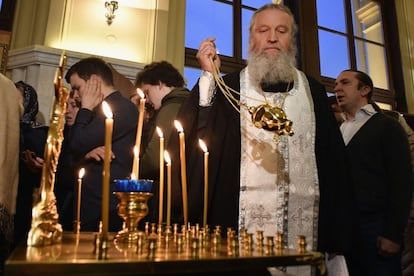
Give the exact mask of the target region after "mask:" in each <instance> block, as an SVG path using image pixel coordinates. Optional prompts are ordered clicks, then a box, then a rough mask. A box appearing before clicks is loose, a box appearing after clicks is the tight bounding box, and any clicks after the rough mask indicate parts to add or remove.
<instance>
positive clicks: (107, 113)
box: [102, 101, 113, 119]
mask: <svg viewBox="0 0 414 276" xmlns="http://www.w3.org/2000/svg"><path fill="white" fill-rule="evenodd" d="M102 108H103V112H104V113H105V116H106V118H108V119H112V116H113V114H112V110H111V108H110V107H109V104H108V103H107V102H105V101H103V102H102Z"/></svg>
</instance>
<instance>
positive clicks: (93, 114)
mask: <svg viewBox="0 0 414 276" xmlns="http://www.w3.org/2000/svg"><path fill="white" fill-rule="evenodd" d="M104 100H105V101H106V102H107V103H108V105H109V106H110V108H111V110H112V113H113V120H114V125H113V133H112V152H113V153H114V154H115V159H113V160H112V161H111V167H110V169H111V171H110V186H111V192H110V211H109V216H110V218H109V220H110V221H109V231H116V230H120V228H121V224H122V223H121V222H122V221H121V219H120V218H119V216H118V215H117V210H116V206H117V204H118V199H117V198H116V197H115V195H113V194H112V192H113V191H114V183H113V180H115V179H125V178H127V177H129V176H130V175H131V169H132V160H133V148H134V145H135V136H136V129H137V122H138V110H137V108H136V106H135V105H134V104H133V103H132V102H131V101H130V100H128V99H126V98H124V97H122V95H121V93H120V92H113V93H112V94H110V95H109V96H107V97H106V98H105V99H104ZM105 119H106V117H105V115H104V113H103V111H102V104H100V105H98V106H96V107H95V109H94V110H93V111H90V110H88V109H84V108H81V109H80V110H79V112H78V115H77V117H76V121H75V124H74V125H73V126H72V129H71V133H70V147H71V149H72V153H73V154H74V158H75V160H83V161H84V162H83V163H82V164H80V166H79V168H78V169H80V168H81V167H84V168H85V176H84V178H83V181H82V182H83V183H82V202H81V230H82V231H97V230H98V223H99V221H100V217H101V203H102V202H101V201H102V169H103V161H99V162H98V161H96V160H84V159H83V158H84V156H85V155H86V154H87V153H88V152H90V151H91V150H93V149H94V148H96V147H100V146H103V145H104V142H105V141H104V139H105Z"/></svg>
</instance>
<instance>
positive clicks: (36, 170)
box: [14, 81, 48, 245]
mask: <svg viewBox="0 0 414 276" xmlns="http://www.w3.org/2000/svg"><path fill="white" fill-rule="evenodd" d="M15 85H16V87H17V89H18V91H19V92H20V93H21V99H22V105H23V108H24V111H23V115H22V117H21V119H20V160H19V185H18V192H17V199H16V214H15V217H14V242H15V245H17V244H18V243H20V242H21V241H22V240H24V239H25V238H26V236H27V233H28V232H29V230H30V225H31V212H32V206H33V192H34V190H35V188H38V187H39V185H40V179H41V174H42V166H43V154H44V148H45V144H46V139H47V132H48V127H47V126H44V125H42V124H40V123H39V122H37V121H36V116H37V114H38V112H39V103H38V100H37V92H36V90H35V89H34V88H33V87H32V86H31V85H29V84H26V83H24V82H23V81H19V82H17V83H15Z"/></svg>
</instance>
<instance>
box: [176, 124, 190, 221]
mask: <svg viewBox="0 0 414 276" xmlns="http://www.w3.org/2000/svg"><path fill="white" fill-rule="evenodd" d="M174 125H175V127H176V129H177V131H178V135H179V139H180V161H181V187H182V194H183V216H184V225H187V223H188V200H187V169H186V161H185V136H184V129H183V127H182V126H181V124H180V122H179V121H177V120H174Z"/></svg>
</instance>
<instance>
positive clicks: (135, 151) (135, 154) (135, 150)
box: [134, 146, 139, 157]
mask: <svg viewBox="0 0 414 276" xmlns="http://www.w3.org/2000/svg"><path fill="white" fill-rule="evenodd" d="M138 154H139V152H138V147H137V146H134V156H135V157H138Z"/></svg>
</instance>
